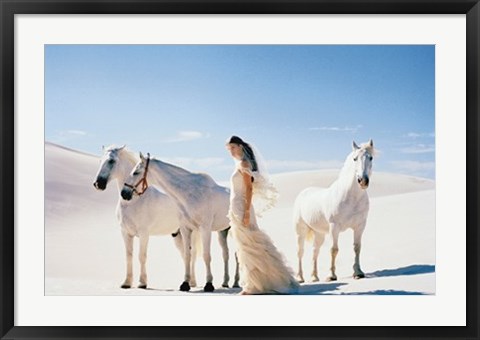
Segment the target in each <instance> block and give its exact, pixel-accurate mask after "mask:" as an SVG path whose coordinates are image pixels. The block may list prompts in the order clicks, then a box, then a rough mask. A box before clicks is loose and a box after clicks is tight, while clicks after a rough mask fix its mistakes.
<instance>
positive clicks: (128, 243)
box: [121, 230, 133, 289]
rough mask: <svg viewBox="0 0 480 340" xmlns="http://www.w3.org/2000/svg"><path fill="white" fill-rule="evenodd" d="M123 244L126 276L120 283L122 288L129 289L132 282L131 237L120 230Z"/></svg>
mask: <svg viewBox="0 0 480 340" xmlns="http://www.w3.org/2000/svg"><path fill="white" fill-rule="evenodd" d="M122 236H123V242H124V243H125V255H126V264H127V268H126V269H127V270H126V271H127V275H126V278H125V281H124V282H123V283H122V286H121V287H122V288H124V289H126V288H131V287H132V281H133V263H132V257H133V236H131V235H129V234H128V232H127V231H125V230H122Z"/></svg>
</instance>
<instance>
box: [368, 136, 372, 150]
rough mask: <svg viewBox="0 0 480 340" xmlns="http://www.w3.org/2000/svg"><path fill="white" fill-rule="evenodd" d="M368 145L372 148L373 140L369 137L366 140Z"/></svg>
mask: <svg viewBox="0 0 480 340" xmlns="http://www.w3.org/2000/svg"><path fill="white" fill-rule="evenodd" d="M368 145H369V146H370V147H371V148H373V140H372V139H371V138H370V140H369V141H368Z"/></svg>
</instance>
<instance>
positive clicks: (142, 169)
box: [121, 152, 150, 201]
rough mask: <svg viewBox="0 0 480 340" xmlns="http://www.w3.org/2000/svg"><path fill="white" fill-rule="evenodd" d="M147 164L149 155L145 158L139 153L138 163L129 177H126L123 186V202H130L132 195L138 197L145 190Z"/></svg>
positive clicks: (146, 184) (146, 186) (146, 185)
mask: <svg viewBox="0 0 480 340" xmlns="http://www.w3.org/2000/svg"><path fill="white" fill-rule="evenodd" d="M149 164H150V154H147V157H144V156H143V154H142V153H141V152H140V161H139V162H138V163H137V164H136V165H135V167H134V168H133V170H132V172H131V173H130V176H128V178H127V180H126V181H125V183H124V185H123V189H122V192H121V195H122V198H123V199H124V200H127V201H130V200H131V199H132V197H133V194H134V193H135V194H137V195H139V196H140V195H142V194H143V193H144V192H145V190H147V188H148V183H147V173H148V166H149ZM139 188H140V189H139Z"/></svg>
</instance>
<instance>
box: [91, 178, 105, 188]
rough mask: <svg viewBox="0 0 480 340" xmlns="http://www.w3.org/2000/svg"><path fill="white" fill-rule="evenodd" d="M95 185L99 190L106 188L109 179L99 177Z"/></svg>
mask: <svg viewBox="0 0 480 340" xmlns="http://www.w3.org/2000/svg"><path fill="white" fill-rule="evenodd" d="M93 186H94V187H95V189H97V190H102V191H103V190H105V189H106V188H107V180H106V179H104V178H97V180H96V181H95V182H94V183H93Z"/></svg>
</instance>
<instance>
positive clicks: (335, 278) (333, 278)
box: [327, 276, 337, 282]
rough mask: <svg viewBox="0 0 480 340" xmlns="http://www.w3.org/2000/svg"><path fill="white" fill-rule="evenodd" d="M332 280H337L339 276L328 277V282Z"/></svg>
mask: <svg viewBox="0 0 480 340" xmlns="http://www.w3.org/2000/svg"><path fill="white" fill-rule="evenodd" d="M332 281H337V277H336V276H329V277H327V282H332Z"/></svg>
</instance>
